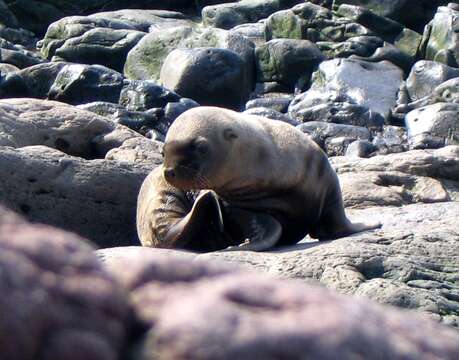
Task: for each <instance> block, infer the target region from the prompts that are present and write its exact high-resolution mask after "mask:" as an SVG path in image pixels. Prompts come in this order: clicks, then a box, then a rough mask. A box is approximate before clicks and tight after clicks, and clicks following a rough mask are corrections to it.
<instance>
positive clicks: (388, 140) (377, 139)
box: [372, 125, 408, 155]
mask: <svg viewBox="0 0 459 360" xmlns="http://www.w3.org/2000/svg"><path fill="white" fill-rule="evenodd" d="M372 142H373V145H374V146H375V147H376V149H377V153H378V154H381V155H384V154H390V153H397V152H403V151H406V150H408V136H407V133H406V129H405V128H404V127H400V126H393V125H384V127H383V129H382V131H378V132H376V134H375V135H374V137H373V141H372Z"/></svg>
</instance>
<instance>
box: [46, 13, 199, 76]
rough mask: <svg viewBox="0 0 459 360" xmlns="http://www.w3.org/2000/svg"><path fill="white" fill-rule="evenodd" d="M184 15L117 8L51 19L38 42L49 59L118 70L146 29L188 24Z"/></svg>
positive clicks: (121, 67) (189, 22)
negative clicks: (91, 13) (111, 10)
mask: <svg viewBox="0 0 459 360" xmlns="http://www.w3.org/2000/svg"><path fill="white" fill-rule="evenodd" d="M190 24H192V22H191V21H189V20H186V19H185V18H184V15H183V14H181V13H177V12H167V11H159V10H129V9H126V10H119V11H113V12H102V13H96V14H93V15H90V16H71V17H65V18H63V19H60V20H59V21H56V22H54V23H53V24H51V25H50V26H49V28H48V31H47V32H46V35H45V37H44V39H43V40H42V41H41V42H40V43H39V48H40V49H41V52H42V54H43V55H44V56H45V57H46V58H48V59H52V60H53V61H69V62H76V63H83V64H99V65H104V66H107V67H109V68H112V69H114V70H117V71H122V70H123V67H124V63H125V61H126V56H127V54H128V52H129V51H130V50H131V49H132V48H133V47H134V46H135V45H136V44H137V43H138V42H139V41H140V39H141V38H142V37H143V36H145V35H146V33H147V32H148V31H149V29H164V28H168V27H171V26H178V25H190Z"/></svg>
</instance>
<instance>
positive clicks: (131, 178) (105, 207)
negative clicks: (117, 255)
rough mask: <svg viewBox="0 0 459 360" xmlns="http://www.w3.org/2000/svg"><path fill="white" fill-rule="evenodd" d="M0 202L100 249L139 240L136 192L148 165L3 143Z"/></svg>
mask: <svg viewBox="0 0 459 360" xmlns="http://www.w3.org/2000/svg"><path fill="white" fill-rule="evenodd" d="M0 166H1V168H2V172H1V174H0V203H3V204H5V205H6V206H8V207H9V208H11V209H13V210H15V211H17V212H19V213H21V214H23V215H25V216H26V217H27V218H28V219H30V220H32V221H37V222H42V223H46V224H50V225H53V226H57V227H60V228H64V229H66V230H70V231H74V232H76V233H78V234H80V235H82V236H85V237H86V238H88V239H90V240H91V241H93V242H94V243H95V244H97V245H98V246H100V247H110V246H122V245H129V244H131V245H132V244H137V243H138V240H137V234H136V227H135V212H136V205H137V204H136V203H137V194H138V192H139V189H140V185H141V184H142V182H143V180H144V178H145V177H146V176H147V175H148V173H149V172H150V170H151V169H152V168H154V166H155V164H150V166H149V167H146V166H143V165H142V164H138V163H131V162H118V161H113V160H111V161H110V160H100V159H97V160H91V161H88V160H84V159H81V158H77V157H72V156H68V155H66V154H64V153H62V152H60V151H58V150H54V149H51V148H48V147H45V146H29V147H23V148H20V149H13V148H11V147H7V146H1V147H0Z"/></svg>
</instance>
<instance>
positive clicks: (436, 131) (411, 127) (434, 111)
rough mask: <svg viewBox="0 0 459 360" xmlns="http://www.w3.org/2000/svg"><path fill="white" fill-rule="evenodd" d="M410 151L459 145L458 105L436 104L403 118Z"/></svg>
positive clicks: (414, 111) (412, 112)
mask: <svg viewBox="0 0 459 360" xmlns="http://www.w3.org/2000/svg"><path fill="white" fill-rule="evenodd" d="M405 122H406V127H407V130H408V136H409V141H410V147H411V148H412V149H425V148H439V147H442V146H445V145H453V144H456V145H457V144H459V104H458V103H437V104H433V105H428V106H425V107H421V108H419V109H416V110H413V111H410V112H409V113H408V114H407V115H406V116H405Z"/></svg>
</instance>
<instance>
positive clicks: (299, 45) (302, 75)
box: [255, 39, 325, 89]
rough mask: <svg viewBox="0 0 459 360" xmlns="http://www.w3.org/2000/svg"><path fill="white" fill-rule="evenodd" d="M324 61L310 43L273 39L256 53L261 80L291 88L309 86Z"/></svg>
mask: <svg viewBox="0 0 459 360" xmlns="http://www.w3.org/2000/svg"><path fill="white" fill-rule="evenodd" d="M324 60H325V56H324V55H323V54H322V53H321V52H320V50H319V48H318V47H317V46H316V45H315V44H314V43H312V42H310V41H308V40H296V39H274V40H271V41H268V42H267V43H266V44H263V45H261V46H259V47H258V48H257V49H256V50H255V63H256V66H257V78H258V81H268V82H269V81H276V82H279V83H281V84H285V85H287V86H289V87H290V88H293V87H294V86H295V84H298V85H299V88H300V89H301V88H303V87H304V86H307V85H309V82H310V79H311V74H312V72H313V71H315V70H316V68H317V66H318V65H319V64H320V63H321V62H322V61H324Z"/></svg>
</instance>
